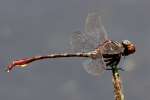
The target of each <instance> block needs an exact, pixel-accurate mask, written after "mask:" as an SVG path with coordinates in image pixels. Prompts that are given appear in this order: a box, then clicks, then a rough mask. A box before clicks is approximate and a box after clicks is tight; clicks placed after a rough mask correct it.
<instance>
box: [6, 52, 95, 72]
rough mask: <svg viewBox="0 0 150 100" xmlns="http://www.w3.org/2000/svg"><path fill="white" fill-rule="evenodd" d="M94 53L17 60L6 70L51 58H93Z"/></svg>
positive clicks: (61, 54)
mask: <svg viewBox="0 0 150 100" xmlns="http://www.w3.org/2000/svg"><path fill="white" fill-rule="evenodd" d="M91 56H92V52H89V53H58V54H49V55H46V56H34V57H30V58H24V59H20V60H15V61H13V62H12V63H11V64H10V65H8V68H7V69H6V71H7V72H9V71H10V70H12V69H13V68H14V67H16V66H18V67H26V66H27V65H28V64H30V63H32V62H34V61H38V60H43V59H51V58H64V57H84V58H85V57H91Z"/></svg>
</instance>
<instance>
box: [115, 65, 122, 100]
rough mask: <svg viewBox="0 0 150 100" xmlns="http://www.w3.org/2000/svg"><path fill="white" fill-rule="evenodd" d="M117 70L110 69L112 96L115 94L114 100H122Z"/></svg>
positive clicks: (120, 83)
mask: <svg viewBox="0 0 150 100" xmlns="http://www.w3.org/2000/svg"><path fill="white" fill-rule="evenodd" d="M118 70H119V69H118V68H117V67H115V68H112V74H113V75H112V76H113V77H112V81H113V85H114V94H115V100H124V94H123V92H122V86H121V85H122V82H121V78H120V75H119V72H118Z"/></svg>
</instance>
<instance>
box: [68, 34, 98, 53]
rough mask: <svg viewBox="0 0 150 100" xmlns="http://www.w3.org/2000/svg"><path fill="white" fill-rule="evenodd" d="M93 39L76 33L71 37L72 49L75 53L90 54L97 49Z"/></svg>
mask: <svg viewBox="0 0 150 100" xmlns="http://www.w3.org/2000/svg"><path fill="white" fill-rule="evenodd" d="M97 45H98V44H96V41H95V39H94V38H93V37H90V36H87V35H85V34H83V33H81V32H74V33H73V34H72V37H71V47H72V49H73V51H75V52H88V51H92V50H94V49H95V48H96V47H97Z"/></svg>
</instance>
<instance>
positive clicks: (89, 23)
mask: <svg viewBox="0 0 150 100" xmlns="http://www.w3.org/2000/svg"><path fill="white" fill-rule="evenodd" d="M85 34H87V35H90V36H91V37H94V38H95V39H96V40H97V42H98V43H103V42H104V41H105V40H108V37H107V32H106V30H105V29H104V26H103V25H102V21H101V17H100V15H99V14H98V13H89V14H88V16H87V18H86V22H85Z"/></svg>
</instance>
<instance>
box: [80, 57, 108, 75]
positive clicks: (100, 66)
mask: <svg viewBox="0 0 150 100" xmlns="http://www.w3.org/2000/svg"><path fill="white" fill-rule="evenodd" d="M83 68H84V69H85V70H86V72H88V73H89V74H91V75H94V76H99V75H100V74H102V72H103V71H104V70H105V68H106V67H105V64H104V62H103V61H102V59H89V60H86V61H85V62H83Z"/></svg>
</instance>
